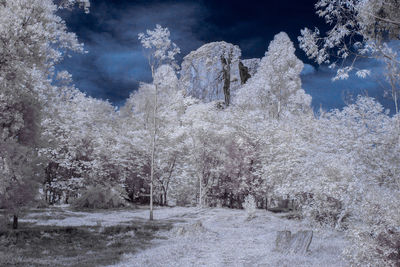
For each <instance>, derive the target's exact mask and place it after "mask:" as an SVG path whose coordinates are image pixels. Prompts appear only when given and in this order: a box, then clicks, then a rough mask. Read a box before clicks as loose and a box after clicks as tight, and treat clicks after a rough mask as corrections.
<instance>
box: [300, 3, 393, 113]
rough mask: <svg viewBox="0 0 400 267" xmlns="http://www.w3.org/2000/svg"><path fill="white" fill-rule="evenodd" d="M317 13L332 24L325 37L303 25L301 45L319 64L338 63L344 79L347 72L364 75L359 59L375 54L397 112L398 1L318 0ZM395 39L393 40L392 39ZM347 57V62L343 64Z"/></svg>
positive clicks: (339, 74)
mask: <svg viewBox="0 0 400 267" xmlns="http://www.w3.org/2000/svg"><path fill="white" fill-rule="evenodd" d="M315 7H316V9H317V14H318V15H319V16H320V17H323V18H324V19H325V21H326V22H327V23H328V24H330V25H332V28H331V29H330V30H329V31H328V32H327V34H326V36H325V37H321V36H320V31H319V29H318V28H316V29H315V30H314V31H312V30H310V29H307V28H305V29H303V30H302V31H301V36H300V37H299V38H298V39H299V41H300V47H301V48H302V49H303V50H304V51H305V52H306V54H307V56H309V57H310V58H312V59H314V60H315V61H316V62H317V63H318V64H323V63H324V64H330V66H331V67H336V66H339V68H338V70H337V74H336V76H335V77H334V80H336V79H347V78H348V77H349V73H350V72H351V71H353V70H356V75H357V76H359V77H366V76H367V75H369V74H370V71H369V70H368V69H358V68H357V67H356V65H355V63H356V61H357V60H358V59H362V58H376V59H378V60H381V61H383V62H384V63H385V64H386V75H385V76H386V78H387V80H388V82H389V84H390V87H391V95H392V97H393V101H394V104H395V111H396V113H398V86H399V85H400V71H399V70H400V61H399V55H398V51H399V46H398V42H397V41H398V40H399V38H400V4H399V2H398V1H397V0H345V1H342V0H320V1H318V3H317V4H316V5H315ZM393 40H394V41H395V42H392V41H393ZM346 60H349V61H350V64H346Z"/></svg>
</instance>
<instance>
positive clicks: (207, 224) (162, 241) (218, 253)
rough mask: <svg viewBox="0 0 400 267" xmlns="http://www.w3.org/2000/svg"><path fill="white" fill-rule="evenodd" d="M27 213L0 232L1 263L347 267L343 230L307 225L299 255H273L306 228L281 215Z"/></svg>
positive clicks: (186, 210) (193, 211)
mask: <svg viewBox="0 0 400 267" xmlns="http://www.w3.org/2000/svg"><path fill="white" fill-rule="evenodd" d="M154 215H155V221H154V222H149V221H148V220H147V218H148V211H147V210H146V209H145V208H144V207H142V208H135V209H133V208H129V209H120V210H103V211H98V210H97V211H90V212H83V211H80V212H78V211H73V210H71V209H70V208H69V207H65V206H64V207H54V208H50V209H43V210H33V211H30V212H28V213H26V214H25V215H24V216H23V217H22V218H21V219H20V222H21V229H19V230H17V231H12V230H7V231H2V232H0V266H9V265H17V266H32V265H33V266H346V263H345V262H344V261H343V260H342V258H341V250H342V249H343V247H344V246H345V245H346V241H345V237H344V235H343V233H340V232H335V231H332V230H327V229H325V230H324V229H316V228H313V231H314V237H313V240H312V242H311V246H310V250H309V252H308V253H307V254H306V255H293V254H283V253H280V252H276V251H274V245H275V238H276V233H277V231H281V230H290V231H292V232H296V231H298V230H309V229H311V228H310V226H309V225H308V224H307V223H305V222H302V221H299V220H295V219H287V218H286V217H285V215H284V214H274V213H271V212H268V211H265V210H257V212H256V214H255V216H254V218H252V219H249V218H248V216H247V213H246V212H245V211H244V210H232V209H224V208H207V209H199V208H182V207H175V208H159V209H156V210H155V213H154Z"/></svg>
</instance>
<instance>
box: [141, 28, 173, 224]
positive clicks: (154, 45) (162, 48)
mask: <svg viewBox="0 0 400 267" xmlns="http://www.w3.org/2000/svg"><path fill="white" fill-rule="evenodd" d="M146 33H147V34H144V33H140V34H139V40H140V41H141V43H142V45H143V47H144V48H145V49H148V50H149V51H148V54H147V59H148V62H149V65H150V69H151V75H152V77H153V84H154V88H155V91H154V102H153V132H152V141H151V144H152V147H151V165H150V220H153V182H154V157H155V149H156V135H157V123H158V122H157V103H158V87H159V81H156V80H155V75H156V71H157V69H158V68H159V67H160V66H161V65H162V64H171V65H172V66H173V67H177V65H176V63H175V56H176V54H178V53H179V52H180V50H179V48H178V47H177V46H176V45H175V43H172V42H171V40H170V39H169V36H170V32H169V30H168V28H162V27H161V26H160V25H158V24H157V26H156V28H155V29H154V30H153V31H151V30H147V32H146Z"/></svg>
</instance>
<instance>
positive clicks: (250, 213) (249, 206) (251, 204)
mask: <svg viewBox="0 0 400 267" xmlns="http://www.w3.org/2000/svg"><path fill="white" fill-rule="evenodd" d="M243 208H244V210H245V211H246V213H247V218H248V219H252V218H254V217H255V215H256V209H257V203H256V200H255V199H254V196H252V195H247V196H246V197H245V198H244V202H243Z"/></svg>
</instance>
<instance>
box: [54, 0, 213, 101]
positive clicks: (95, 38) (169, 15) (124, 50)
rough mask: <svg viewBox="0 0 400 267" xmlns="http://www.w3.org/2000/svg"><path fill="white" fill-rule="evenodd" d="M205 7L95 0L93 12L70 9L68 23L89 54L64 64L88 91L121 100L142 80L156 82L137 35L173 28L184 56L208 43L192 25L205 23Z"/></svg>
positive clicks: (180, 57)
mask: <svg viewBox="0 0 400 267" xmlns="http://www.w3.org/2000/svg"><path fill="white" fill-rule="evenodd" d="M205 12H206V11H205V10H204V9H203V8H202V6H201V5H199V4H196V3H188V2H184V1H182V2H178V3H172V4H171V3H158V2H155V3H151V2H150V3H149V2H146V1H144V2H143V3H141V4H135V5H132V4H130V3H129V1H127V2H126V3H123V1H122V3H121V4H119V5H115V4H112V3H110V2H108V1H103V2H101V1H100V2H94V3H93V5H92V8H91V13H90V14H89V15H83V14H73V15H71V13H68V15H65V19H66V20H67V25H69V27H70V29H71V30H72V31H74V32H76V33H77V35H78V38H79V40H80V41H83V42H84V43H85V49H86V50H87V51H88V53H87V54H84V55H81V54H78V55H77V54H73V55H72V57H71V58H66V59H65V60H64V62H63V63H62V64H61V65H60V66H59V69H67V70H68V71H70V72H71V73H72V75H73V79H74V82H75V84H76V86H77V87H78V88H79V89H81V90H82V91H84V92H86V93H87V94H88V95H91V96H94V97H98V98H102V99H108V100H110V101H111V102H112V103H114V104H116V105H120V104H121V103H123V102H124V100H125V99H126V98H127V97H128V96H129V94H130V93H131V92H132V91H134V90H136V89H137V87H138V85H139V82H141V81H143V82H149V81H151V73H150V68H149V66H148V63H147V60H146V58H145V57H144V55H143V49H142V46H141V44H140V43H139V40H138V38H137V36H138V33H140V32H145V31H146V29H153V28H154V27H155V25H156V24H161V25H162V26H163V27H168V28H169V30H170V32H171V39H172V41H173V42H175V43H176V44H177V45H178V46H179V47H180V48H181V51H182V53H181V55H179V57H178V61H180V60H181V59H182V58H183V56H184V55H186V54H188V53H189V52H190V51H192V50H194V49H197V48H198V47H200V46H201V45H202V44H203V43H202V42H201V41H200V40H199V39H198V38H197V37H196V35H195V33H194V31H193V29H192V28H196V27H198V24H199V23H201V20H202V18H203V16H204V15H203V14H205Z"/></svg>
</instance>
